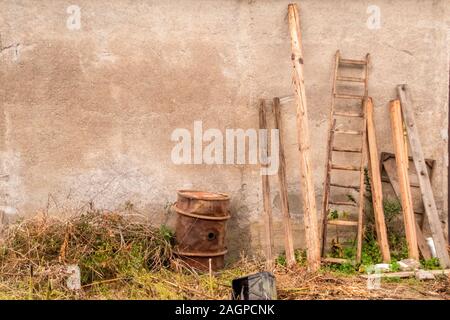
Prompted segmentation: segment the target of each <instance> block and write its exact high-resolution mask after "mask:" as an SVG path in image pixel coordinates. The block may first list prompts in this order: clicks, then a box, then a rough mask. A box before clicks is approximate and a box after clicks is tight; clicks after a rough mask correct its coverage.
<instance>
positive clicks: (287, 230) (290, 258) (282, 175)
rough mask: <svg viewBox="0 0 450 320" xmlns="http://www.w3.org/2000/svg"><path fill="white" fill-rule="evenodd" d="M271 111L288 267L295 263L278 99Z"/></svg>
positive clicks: (274, 100) (275, 100)
mask: <svg viewBox="0 0 450 320" xmlns="http://www.w3.org/2000/svg"><path fill="white" fill-rule="evenodd" d="M273 112H274V116H275V117H274V118H275V129H278V141H279V160H280V161H279V166H278V183H279V185H280V198H281V213H282V214H283V223H284V250H285V251H286V262H287V265H288V266H289V267H291V266H293V265H294V264H295V253H294V240H293V237H292V226H291V215H290V213H289V202H288V191H287V182H286V159H285V156H284V141H283V137H282V134H281V130H282V123H281V112H280V99H279V98H274V99H273Z"/></svg>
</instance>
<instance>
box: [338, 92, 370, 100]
mask: <svg viewBox="0 0 450 320" xmlns="http://www.w3.org/2000/svg"><path fill="white" fill-rule="evenodd" d="M334 97H335V98H337V99H359V100H362V99H364V96H360V95H358V94H348V93H345V94H339V93H335V94H334Z"/></svg>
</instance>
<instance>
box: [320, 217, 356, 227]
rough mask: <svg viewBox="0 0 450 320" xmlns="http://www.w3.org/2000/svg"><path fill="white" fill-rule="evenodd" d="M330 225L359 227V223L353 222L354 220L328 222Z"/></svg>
mask: <svg viewBox="0 0 450 320" xmlns="http://www.w3.org/2000/svg"><path fill="white" fill-rule="evenodd" d="M327 223H328V224H332V225H334V226H351V227H356V226H358V221H352V220H336V219H334V220H328V221H327Z"/></svg>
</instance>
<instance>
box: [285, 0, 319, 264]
mask: <svg viewBox="0 0 450 320" xmlns="http://www.w3.org/2000/svg"><path fill="white" fill-rule="evenodd" d="M288 17H289V32H290V35H291V49H292V56H291V58H292V65H293V67H294V79H293V84H294V91H295V100H296V103H297V139H298V148H299V155H300V180H301V186H302V188H301V191H302V196H303V214H304V224H305V239H306V250H307V259H308V269H309V270H310V271H317V270H318V269H319V268H320V236H319V228H318V222H317V208H316V198H315V192H314V182H313V175H312V168H311V162H310V155H309V154H310V150H309V149H310V142H309V129H308V110H307V106H306V95H305V84H304V79H303V52H302V43H301V31H300V18H299V13H298V8H297V5H296V4H289V5H288Z"/></svg>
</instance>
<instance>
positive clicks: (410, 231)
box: [389, 100, 419, 260]
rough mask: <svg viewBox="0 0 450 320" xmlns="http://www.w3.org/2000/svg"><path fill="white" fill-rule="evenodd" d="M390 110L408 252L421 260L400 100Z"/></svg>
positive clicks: (393, 103)
mask: <svg viewBox="0 0 450 320" xmlns="http://www.w3.org/2000/svg"><path fill="white" fill-rule="evenodd" d="M389 111H390V115H391V128H392V140H393V143H394V149H395V161H396V164H397V175H398V182H399V185H400V198H401V202H402V211H403V221H404V224H405V234H406V241H407V242H408V253H409V257H410V258H412V259H416V260H419V250H418V247H417V235H416V227H415V217H414V211H413V207H412V198H411V189H410V186H409V175H408V164H407V162H408V158H406V159H405V146H404V140H403V121H402V113H401V107H400V101H399V100H393V101H391V102H390V106H389Z"/></svg>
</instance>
